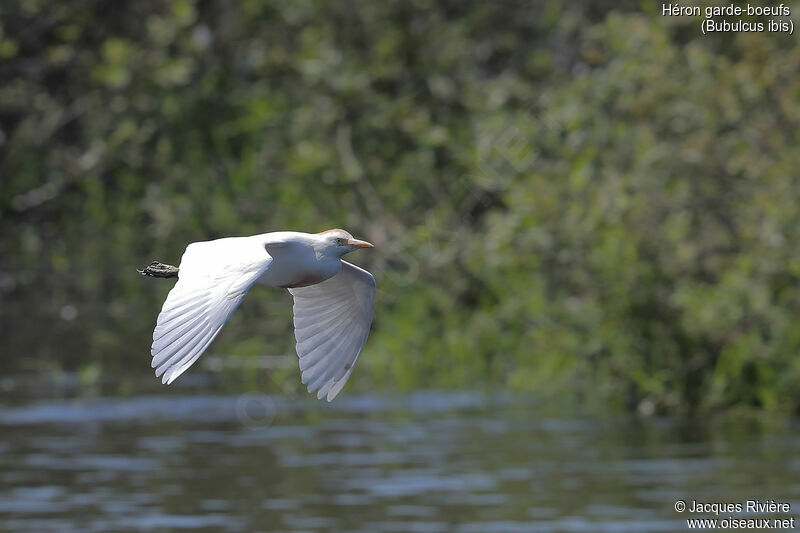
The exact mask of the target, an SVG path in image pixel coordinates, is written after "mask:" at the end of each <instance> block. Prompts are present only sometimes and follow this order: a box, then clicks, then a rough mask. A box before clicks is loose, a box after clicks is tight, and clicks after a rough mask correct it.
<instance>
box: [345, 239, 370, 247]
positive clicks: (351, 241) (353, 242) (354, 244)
mask: <svg viewBox="0 0 800 533" xmlns="http://www.w3.org/2000/svg"><path fill="white" fill-rule="evenodd" d="M347 244H349V245H350V246H352V247H353V248H375V246H374V245H373V244H372V243H369V242H367V241H359V240H358V239H349V240H348V241H347Z"/></svg>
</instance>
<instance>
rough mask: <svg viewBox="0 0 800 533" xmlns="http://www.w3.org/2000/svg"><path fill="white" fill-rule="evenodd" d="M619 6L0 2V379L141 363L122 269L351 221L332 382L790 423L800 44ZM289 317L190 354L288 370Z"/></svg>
mask: <svg viewBox="0 0 800 533" xmlns="http://www.w3.org/2000/svg"><path fill="white" fill-rule="evenodd" d="M659 5H660V4H659ZM614 9H615V10H614V11H611V10H610V6H609V5H607V4H606V3H605V2H595V3H586V4H584V5H580V6H577V5H573V4H568V3H562V2H558V1H549V2H535V3H530V2H500V3H494V2H391V3H383V2H367V1H364V2H332V3H329V2H311V1H308V2H262V1H255V0H248V1H243V2H230V3H224V2H210V1H197V2H194V1H190V0H178V1H142V2H126V3H119V2H110V1H97V0H95V1H85V2H84V1H67V2H52V1H33V0H27V1H15V0H8V1H4V2H3V3H2V4H0V24H1V26H0V250H1V252H0V319H1V320H0V323H2V326H0V327H1V328H2V341H0V343H1V344H0V347H1V348H2V352H3V358H2V363H0V365H2V368H3V369H4V370H3V372H4V373H6V374H8V373H14V372H19V371H47V370H62V369H67V370H70V369H79V368H85V367H87V366H92V367H96V368H100V369H102V370H103V371H107V372H111V373H113V372H120V371H122V370H126V371H130V372H133V373H137V374H138V373H141V374H142V375H145V374H146V373H147V372H148V359H149V357H148V356H149V354H148V346H149V340H150V332H151V330H152V326H153V324H154V321H155V316H156V314H157V311H158V309H159V306H160V304H161V301H162V299H163V297H164V295H165V294H166V292H167V290H168V289H169V286H171V283H170V282H168V281H162V280H152V279H145V278H142V277H140V276H138V275H137V274H136V272H135V268H141V267H143V266H144V265H146V264H148V263H149V262H150V261H151V260H154V259H157V260H159V261H164V262H166V263H171V264H177V262H178V261H179V259H180V254H181V253H182V251H183V247H184V246H185V245H186V244H187V243H188V242H191V241H196V240H206V239H211V238H216V237H221V236H227V235H246V234H254V233H262V232H266V231H273V230H280V229H298V230H304V231H321V230H324V229H327V228H329V227H344V228H347V229H348V230H350V231H351V232H352V233H354V234H356V235H358V236H362V237H363V238H366V239H368V240H370V241H373V242H375V244H376V245H377V246H378V247H379V248H378V249H377V250H376V251H375V253H374V254H372V255H370V254H361V255H360V256H359V257H357V258H354V260H355V261H356V262H358V263H359V264H361V265H363V266H365V267H367V268H369V269H371V270H372V271H373V272H374V273H375V274H376V277H377V278H378V282H379V289H380V292H379V296H378V303H377V306H378V307H377V310H376V317H377V318H376V322H375V326H374V331H373V335H372V337H371V339H370V341H369V344H368V346H367V353H366V355H365V357H364V358H362V362H361V363H360V368H359V371H358V372H357V373H356V374H354V381H353V385H352V386H353V388H358V387H359V386H361V387H367V386H369V387H376V388H378V387H387V388H393V387H402V388H409V387H432V386H436V387H474V386H483V385H487V384H495V385H502V386H509V387H513V388H516V389H522V390H536V391H540V392H543V393H552V394H557V395H565V396H575V397H580V398H587V399H591V400H594V399H601V400H605V401H609V400H610V401H612V402H615V403H616V404H617V405H619V406H624V407H627V408H637V407H642V408H644V409H645V410H650V409H651V408H653V409H655V410H660V411H676V410H689V409H698V408H699V409H713V408H724V407H730V406H736V405H738V406H753V407H758V408H767V409H781V410H795V409H797V407H798V406H800V393H798V392H797V391H798V390H800V389H799V388H798V387H797V383H798V381H799V380H800V360H799V359H798V357H797V354H798V349H800V328H798V327H797V317H798V315H799V314H800V293H798V276H800V234H798V229H797V228H798V227H800V210H798V208H797V205H798V200H800V198H798V197H800V186H798V185H800V183H798V169H800V129H798V125H799V124H800V75H798V74H799V73H798V69H800V47H798V44H797V39H796V38H795V37H786V36H783V35H776V34H769V33H763V34H741V35H733V34H724V35H723V34H720V35H709V36H703V35H702V34H701V33H700V30H699V21H697V20H694V19H677V18H663V17H661V16H660V12H659V10H658V8H657V7H656V4H652V3H650V2H642V3H641V4H636V3H631V4H629V5H626V6H625V8H624V9H623V8H621V7H619V6H615V7H614ZM289 313H290V306H289V300H288V297H285V296H282V295H279V294H277V293H271V292H268V291H253V293H251V295H249V296H248V299H247V302H246V304H245V305H243V307H242V309H241V310H240V311H238V312H237V315H236V316H235V317H234V319H233V320H232V321H231V323H230V324H228V325H227V326H226V329H225V332H224V334H223V335H222V336H221V337H220V339H219V340H218V341H217V342H216V343H215V345H214V346H213V347H212V351H213V352H215V353H220V354H249V355H257V354H264V353H290V352H291V350H292V344H291V340H292V339H291V330H290V314H289ZM284 372H286V377H287V380H288V379H289V378H290V377H293V376H294V374H295V373H296V372H295V371H294V369H293V371H292V372H290V371H289V370H285V371H284Z"/></svg>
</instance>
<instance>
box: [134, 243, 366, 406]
mask: <svg viewBox="0 0 800 533" xmlns="http://www.w3.org/2000/svg"><path fill="white" fill-rule="evenodd" d="M372 247H373V246H372V244H370V243H368V242H366V241H360V240H358V239H354V238H353V236H352V235H350V234H349V233H348V232H346V231H344V230H341V229H332V230H328V231H323V232H322V233H316V234H311V233H300V232H296V231H278V232H274V233H265V234H263V235H253V236H251V237H229V238H225V239H217V240H214V241H206V242H194V243H192V244H190V245H189V246H187V247H186V251H185V252H184V253H183V257H182V258H181V262H180V266H178V267H177V268H176V267H174V266H170V265H164V264H162V263H158V262H153V263H152V264H151V265H150V266H148V267H147V268H145V269H144V270H140V271H139V273H140V274H142V275H146V276H154V277H177V278H178V283H176V284H175V287H173V288H172V290H171V291H170V292H169V295H168V296H167V300H166V301H165V302H164V306H163V307H162V308H161V313H159V315H158V320H157V322H156V329H155V331H153V345H152V347H151V349H150V353H151V355H152V356H153V361H152V366H153V368H155V369H156V376H159V377H161V381H162V383H165V384H170V383H172V382H173V381H175V380H176V379H177V378H178V376H180V375H181V374H183V373H184V372H185V371H186V370H187V369H188V368H189V367H190V366H192V364H193V363H194V362H195V361H197V359H198V358H199V357H200V356H201V355H203V352H204V351H205V350H206V348H208V346H209V345H210V344H211V342H212V341H213V340H214V338H215V337H216V336H217V334H219V331H220V329H222V326H223V325H224V324H225V322H226V321H227V320H228V318H230V316H231V314H233V312H234V311H235V310H236V308H237V307H239V304H240V303H241V302H242V299H243V298H244V296H245V294H247V291H249V290H250V288H251V287H252V286H253V284H255V283H259V284H262V285H269V286H271V287H282V288H286V289H289V292H290V293H291V295H292V297H293V298H294V336H295V339H296V340H297V355H298V356H299V358H300V370H301V371H302V382H303V383H304V384H306V385H308V392H314V391H317V398H318V399H321V398H322V397H323V396H326V397H327V400H328V401H331V400H333V399H334V398H335V397H336V395H337V394H339V392H340V391H341V390H342V387H344V385H345V383H347V380H348V379H349V378H350V374H351V373H352V372H353V367H354V366H355V364H356V361H358V357H359V356H360V355H361V350H362V349H363V348H364V344H365V343H366V342H367V337H368V336H369V328H370V325H371V324H372V312H373V306H374V303H375V278H374V277H372V274H370V273H369V272H367V271H366V270H364V269H361V268H359V267H357V266H355V265H352V264H350V263H348V262H347V261H342V256H344V255H345V254H347V253H349V252H352V251H353V250H357V249H359V248H372Z"/></svg>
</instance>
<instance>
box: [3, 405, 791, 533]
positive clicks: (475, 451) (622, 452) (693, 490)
mask: <svg viewBox="0 0 800 533" xmlns="http://www.w3.org/2000/svg"><path fill="white" fill-rule="evenodd" d="M797 429H798V428H797V425H796V424H795V423H794V422H775V423H769V422H763V421H756V420H731V419H722V420H719V419H716V420H714V421H681V420H671V419H658V418H637V417H597V416H593V417H589V416H581V415H580V414H576V413H574V412H572V413H569V414H566V413H561V414H558V415H554V414H553V412H552V409H549V408H547V406H543V405H539V404H537V403H536V402H535V401H534V400H533V399H531V398H529V397H520V396H510V395H487V394H482V393H470V392H459V393H416V394H409V395H405V396H389V397H383V396H358V395H352V394H350V395H343V396H340V397H339V398H338V399H337V400H336V401H335V402H334V403H333V404H330V405H329V404H324V403H316V402H314V401H311V400H306V399H291V400H289V399H284V398H279V397H269V396H259V395H244V396H215V395H202V394H185V395H170V396H142V397H129V398H96V399H88V400H63V399H53V400H46V401H45V400H39V401H32V402H28V403H25V404H23V405H10V404H9V403H8V402H7V403H6V406H5V407H3V408H0V530H1V531H9V532H13V531H24V532H31V531H59V532H61V531H98V532H99V531H175V530H192V531H294V532H297V531H354V532H365V533H366V532H369V533H375V532H406V531H414V532H430V533H436V532H448V531H456V532H463V533H471V532H476V533H477V532H489V531H491V532H501V533H502V532H529V531H533V532H538V531H563V532H598V531H599V532H602V531H608V532H625V531H630V532H660V531H686V530H687V528H686V523H685V518H686V516H684V515H681V514H678V513H677V512H675V511H674V509H673V505H674V503H675V501H676V500H677V499H684V500H687V501H691V500H693V499H696V500H705V501H720V502H727V501H730V502H742V501H744V500H747V499H754V498H760V499H767V498H772V499H776V500H780V501H787V502H790V503H791V505H792V511H793V512H797V510H798V509H800V484H798V482H797V479H798V471H799V470H800V462H798V461H797V460H796V459H795V455H796V452H797V450H798V446H800V439H799V438H798V435H799V434H798V431H797Z"/></svg>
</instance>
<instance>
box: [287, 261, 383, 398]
mask: <svg viewBox="0 0 800 533" xmlns="http://www.w3.org/2000/svg"><path fill="white" fill-rule="evenodd" d="M289 292H290V293H292V296H293V297H294V336H295V339H297V355H298V356H299V357H300V370H301V371H302V381H303V383H304V384H307V385H308V392H313V391H315V390H318V392H317V398H320V399H321V398H322V397H323V396H325V395H327V399H328V401H331V400H333V399H334V398H335V397H336V395H337V394H339V392H340V391H341V390H342V387H344V384H345V383H347V380H348V379H349V378H350V374H352V373H353V367H354V366H355V364H356V361H358V357H359V356H360V355H361V350H362V349H363V348H364V344H365V343H366V342H367V337H368V336H369V327H370V325H371V324H372V311H373V306H374V304H375V278H373V277H372V274H370V273H369V272H367V271H366V270H364V269H361V268H358V267H357V266H355V265H351V264H350V263H348V262H346V261H342V270H341V272H339V273H338V274H337V275H335V276H334V277H332V278H330V279H328V280H326V281H323V282H322V283H318V284H316V285H309V286H308V287H299V288H296V289H289Z"/></svg>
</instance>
